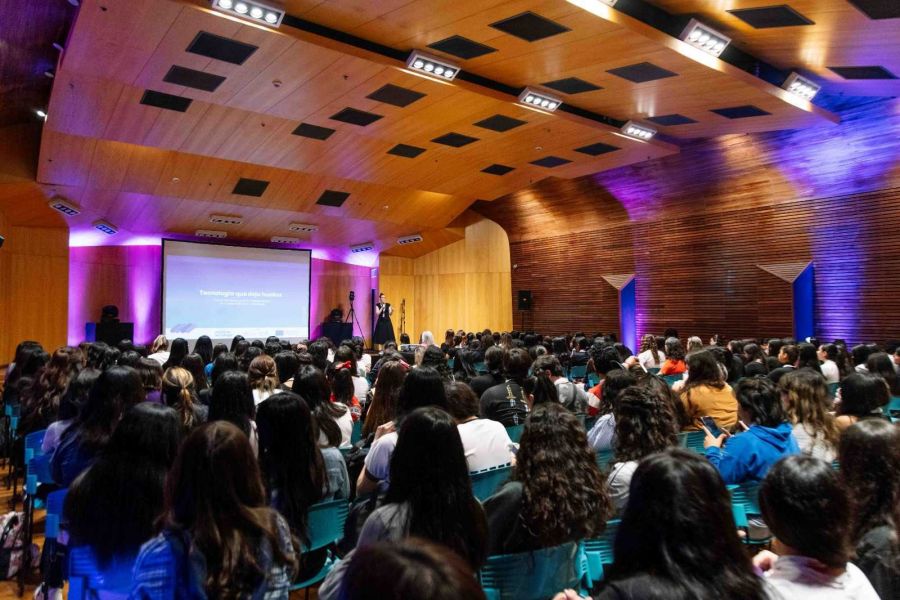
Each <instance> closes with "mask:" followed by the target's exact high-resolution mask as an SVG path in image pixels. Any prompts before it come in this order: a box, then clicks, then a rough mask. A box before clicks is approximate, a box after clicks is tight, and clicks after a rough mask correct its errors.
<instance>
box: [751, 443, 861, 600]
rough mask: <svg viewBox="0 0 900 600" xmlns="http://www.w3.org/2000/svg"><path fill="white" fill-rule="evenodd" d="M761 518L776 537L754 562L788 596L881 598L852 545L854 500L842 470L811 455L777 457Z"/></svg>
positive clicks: (788, 599)
mask: <svg viewBox="0 0 900 600" xmlns="http://www.w3.org/2000/svg"><path fill="white" fill-rule="evenodd" d="M759 505H760V508H761V509H762V514H763V518H764V519H765V521H766V523H767V524H768V525H769V528H770V529H771V531H772V533H773V535H774V536H775V540H774V541H773V542H772V550H773V552H769V551H768V550H763V551H762V552H760V553H759V554H757V555H756V556H755V557H754V558H753V563H754V564H755V565H756V566H757V567H758V568H760V569H762V570H763V571H765V573H766V581H767V582H768V583H769V584H770V585H771V586H772V587H773V588H775V590H776V592H777V593H778V594H779V595H780V597H781V598H784V599H785V600H794V599H797V600H800V599H806V598H816V599H821V600H830V599H832V598H834V599H835V600H837V599H838V598H840V599H845V598H849V599H855V600H878V594H877V593H876V592H875V590H874V589H873V588H872V585H871V584H870V583H869V581H868V579H866V576H865V574H864V573H863V572H862V571H860V570H859V568H858V567H857V566H856V565H854V564H853V563H851V562H849V560H850V558H851V556H852V554H853V551H852V546H851V540H850V522H849V521H848V519H846V518H843V516H844V515H849V514H850V500H849V498H848V496H847V491H846V490H845V489H844V488H843V487H842V486H841V484H840V479H839V476H838V474H837V473H836V472H835V471H834V469H832V468H831V465H829V464H828V463H826V462H824V461H822V460H819V459H818V458H813V457H811V456H791V457H788V458H785V459H784V460H782V461H779V462H778V463H777V464H776V465H775V466H774V467H772V470H771V471H769V474H768V475H767V476H766V478H765V480H764V481H763V483H762V485H761V486H760V490H759Z"/></svg>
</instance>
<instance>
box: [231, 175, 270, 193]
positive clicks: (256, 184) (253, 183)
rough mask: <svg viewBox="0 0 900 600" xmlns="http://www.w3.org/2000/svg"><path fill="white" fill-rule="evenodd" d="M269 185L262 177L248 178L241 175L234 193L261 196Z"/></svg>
mask: <svg viewBox="0 0 900 600" xmlns="http://www.w3.org/2000/svg"><path fill="white" fill-rule="evenodd" d="M267 187H269V182H268V181H263V180H262V179H246V178H244V177H241V178H240V179H238V182H237V184H235V186H234V190H232V192H231V193H232V194H239V195H241V196H255V197H257V198H259V197H260V196H262V195H263V193H264V192H265V191H266V188H267Z"/></svg>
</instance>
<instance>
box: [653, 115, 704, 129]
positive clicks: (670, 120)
mask: <svg viewBox="0 0 900 600" xmlns="http://www.w3.org/2000/svg"><path fill="white" fill-rule="evenodd" d="M647 120H648V121H650V122H652V123H656V124H657V125H663V126H664V127H671V126H673V125H688V124H690V123H696V122H697V121H695V120H694V119H692V118H690V117H686V116H684V115H679V114H677V113H675V114H671V115H659V116H656V117H650V118H648V119H647Z"/></svg>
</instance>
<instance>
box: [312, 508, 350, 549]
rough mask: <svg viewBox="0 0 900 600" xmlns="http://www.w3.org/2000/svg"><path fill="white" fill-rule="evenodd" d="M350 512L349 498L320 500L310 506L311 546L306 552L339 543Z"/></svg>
mask: <svg viewBox="0 0 900 600" xmlns="http://www.w3.org/2000/svg"><path fill="white" fill-rule="evenodd" d="M349 512H350V504H349V503H348V502H347V500H331V501H329V502H320V503H318V504H313V505H312V506H310V507H309V516H308V528H309V532H308V535H309V546H304V548H303V551H304V552H311V551H312V550H318V549H319V548H324V547H325V546H328V545H329V544H333V543H337V542H339V541H340V540H341V539H342V538H343V537H344V523H346V521H347V515H348V514H349Z"/></svg>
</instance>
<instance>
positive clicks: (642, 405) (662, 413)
mask: <svg viewBox="0 0 900 600" xmlns="http://www.w3.org/2000/svg"><path fill="white" fill-rule="evenodd" d="M613 412H614V413H615V415H616V453H615V461H616V462H615V463H614V464H613V467H612V471H610V473H609V476H608V477H607V479H606V481H607V483H608V484H609V495H610V498H611V500H612V503H613V506H614V507H615V509H616V511H617V512H622V510H624V508H625V505H626V504H628V489H629V487H630V485H631V478H632V476H633V475H634V472H635V471H636V470H637V468H638V463H639V462H640V461H641V459H643V458H644V457H645V456H649V455H650V454H653V453H654V452H662V451H663V450H665V449H666V448H670V447H673V446H677V445H678V437H677V436H676V435H675V434H676V432H677V430H678V427H677V424H676V422H675V415H674V413H673V412H672V408H671V406H670V405H668V404H667V403H666V402H665V401H664V400H663V399H662V398H660V397H659V396H658V395H657V394H654V393H653V392H652V391H651V390H649V389H647V388H646V387H641V386H635V387H631V388H628V389H626V390H623V391H622V393H620V394H619V398H618V401H617V402H616V404H615V408H614V409H613Z"/></svg>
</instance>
